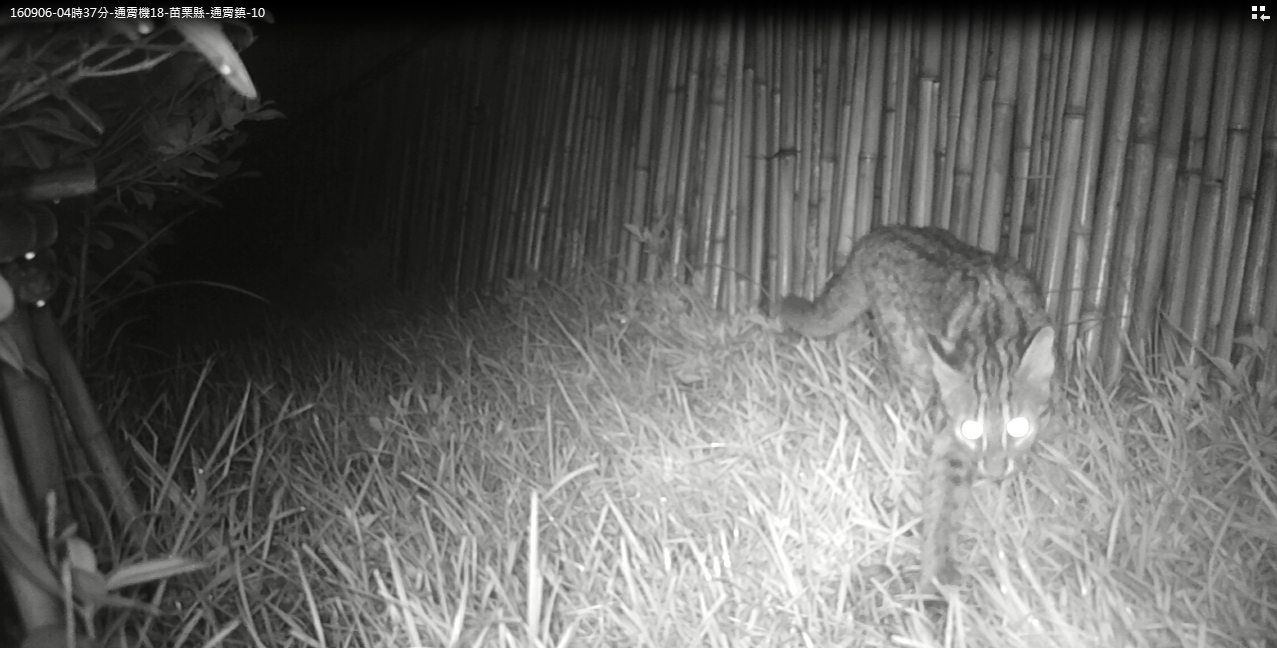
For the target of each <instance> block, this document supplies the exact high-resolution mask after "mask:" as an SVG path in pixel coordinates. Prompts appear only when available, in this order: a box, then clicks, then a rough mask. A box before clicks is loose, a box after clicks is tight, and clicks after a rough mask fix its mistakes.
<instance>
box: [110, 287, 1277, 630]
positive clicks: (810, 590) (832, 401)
mask: <svg viewBox="0 0 1277 648" xmlns="http://www.w3.org/2000/svg"><path fill="white" fill-rule="evenodd" d="M324 322H325V324H324V325H323V326H311V327H308V326H302V325H297V324H294V325H290V326H287V327H281V328H280V329H279V330H277V331H276V332H275V333H273V334H270V335H264V336H260V337H257V338H255V339H251V340H250V342H251V344H250V343H244V344H240V345H234V346H223V347H220V348H216V353H215V354H213V356H214V358H215V359H214V361H213V363H212V364H211V365H209V364H207V363H205V362H204V358H206V357H208V355H209V354H210V353H211V351H213V350H214V347H211V346H210V347H205V348H202V349H198V350H194V352H193V353H192V354H190V355H187V356H185V360H184V361H183V362H179V363H177V364H178V366H179V367H180V368H177V369H172V370H166V371H165V372H163V373H160V374H153V375H151V376H150V377H149V378H146V377H143V378H139V380H138V381H135V382H132V383H116V387H115V388H114V391H112V392H111V395H108V396H107V397H106V398H105V399H104V406H105V407H106V408H107V409H108V411H109V412H110V413H111V417H112V419H113V424H114V425H115V426H116V427H117V428H118V429H121V430H125V431H127V434H128V435H129V438H130V439H131V443H132V448H131V449H130V460H131V461H133V462H134V463H135V464H136V465H137V466H138V470H139V471H140V473H141V474H143V475H145V479H144V484H143V486H144V488H145V491H146V492H147V493H149V494H150V503H149V511H150V512H151V513H152V514H153V515H154V519H153V527H152V532H151V536H150V538H151V543H152V545H153V548H152V553H151V554H148V555H147V556H142V557H157V556H160V555H164V554H169V553H173V554H179V555H184V556H188V557H192V558H199V559H201V560H204V561H206V562H207V565H208V566H207V568H206V569H205V570H204V571H202V572H200V573H197V574H194V575H191V576H186V577H182V578H180V579H176V580H174V581H173V582H170V583H168V584H167V585H166V586H164V587H162V588H160V589H159V590H158V591H155V592H154V593H153V597H154V598H153V600H155V601H156V602H157V603H158V604H159V606H160V607H161V608H162V609H163V610H164V611H165V614H164V615H162V616H159V617H155V618H150V619H144V618H143V617H141V616H140V615H137V614H136V613H134V616H131V617H130V622H129V623H127V624H125V626H124V627H126V628H128V629H127V630H123V631H117V635H116V636H117V637H123V636H126V635H127V636H128V637H130V639H128V640H127V641H126V642H125V643H115V644H111V645H142V646H205V645H208V646H216V645H225V646H273V647H279V646H334V647H335V646H532V645H541V646H655V647H668V646H702V645H712V646H780V645H786V646H889V645H890V646H933V645H935V646H939V645H946V646H1006V647H1013V646H1038V647H1040V646H1105V647H1108V646H1266V645H1274V644H1273V643H1272V639H1269V638H1270V637H1277V610H1275V609H1274V606H1275V605H1277V603H1275V602H1274V601H1275V600H1277V589H1275V586H1277V577H1275V574H1274V564H1275V561H1277V554H1275V553H1274V549H1273V548H1274V546H1275V545H1277V503H1275V501H1277V484H1275V483H1274V474H1273V472H1274V459H1275V458H1277V433H1275V430H1274V426H1275V425H1277V418H1275V417H1274V414H1275V412H1274V404H1273V398H1272V388H1271V386H1270V387H1268V390H1269V391H1268V394H1267V395H1262V394H1260V393H1259V389H1258V388H1257V387H1254V386H1251V385H1248V384H1247V383H1246V381H1245V380H1242V379H1240V378H1236V377H1234V378H1232V379H1231V380H1230V379H1227V378H1226V377H1221V376H1226V375H1227V374H1220V373H1217V372H1216V373H1213V372H1208V371H1207V370H1205V369H1196V368H1179V369H1168V370H1162V371H1159V372H1156V373H1154V372H1152V371H1151V370H1141V371H1134V372H1132V374H1131V380H1130V381H1129V383H1130V385H1129V386H1128V387H1127V388H1126V389H1125V390H1124V391H1123V392H1122V394H1121V396H1120V397H1117V396H1114V395H1113V394H1111V393H1108V392H1105V391H1103V390H1099V389H1096V388H1094V387H1093V386H1092V385H1090V384H1088V383H1087V380H1086V378H1085V375H1084V374H1081V375H1080V377H1075V378H1071V379H1070V380H1069V381H1068V382H1067V385H1066V389H1065V390H1063V393H1062V395H1061V399H1060V404H1059V406H1058V407H1057V408H1056V416H1055V433H1054V434H1053V435H1052V436H1049V437H1047V438H1046V439H1045V440H1044V441H1043V442H1042V443H1041V445H1040V446H1039V450H1038V452H1037V458H1036V460H1035V462H1034V463H1033V464H1032V466H1031V467H1030V469H1029V470H1028V471H1026V472H1027V474H1025V475H1021V476H1018V477H1017V478H1015V479H1013V480H1009V481H1008V482H1007V483H1004V484H1000V485H994V484H983V485H981V486H979V487H978V488H977V492H976V497H975V498H974V502H973V506H972V510H971V511H970V512H969V514H968V516H967V526H966V528H965V530H964V536H963V540H962V543H961V547H960V551H959V556H960V557H961V559H962V564H963V567H962V572H963V574H964V576H965V577H966V586H965V587H963V588H962V589H960V590H959V591H957V592H954V593H953V594H952V596H951V597H950V601H949V606H948V611H947V614H946V615H945V617H944V618H943V619H933V618H931V617H929V616H928V614H926V613H924V612H923V609H922V605H921V603H920V602H919V601H917V600H915V599H914V598H912V596H911V594H910V592H911V591H912V582H913V579H914V578H915V577H916V574H917V563H918V556H917V552H918V544H919V540H918V527H917V522H918V517H919V485H920V475H919V472H918V470H919V466H920V465H921V457H922V448H923V441H924V439H925V436H926V434H927V432H926V430H927V429H929V424H928V423H927V422H926V421H925V420H924V419H923V417H921V416H920V415H919V409H918V407H917V405H916V404H915V403H914V402H913V400H912V398H911V397H910V398H902V397H901V396H900V395H899V393H898V392H897V390H894V389H892V387H891V385H892V382H891V375H890V373H889V372H888V370H887V369H885V368H884V367H883V366H882V365H881V363H880V362H878V361H877V360H876V359H875V357H874V356H875V352H874V348H873V347H867V348H857V347H856V346H855V345H854V344H852V343H849V342H845V341H844V342H843V343H840V344H828V343H816V344H813V343H810V342H798V343H795V342H793V341H790V340H786V339H783V338H780V337H778V336H776V335H775V334H774V332H772V331H769V330H767V328H766V325H765V322H762V321H761V320H758V319H755V318H749V317H729V316H724V315H721V314H717V313H714V312H712V311H710V310H708V309H706V308H705V307H704V306H703V305H701V304H700V303H699V302H698V301H697V300H695V299H691V298H690V297H688V296H687V295H685V294H683V293H681V292H679V291H677V290H651V291H647V292H643V293H635V294H629V295H628V296H627V295H624V294H616V293H615V292H612V291H609V290H607V289H606V288H605V287H603V286H602V285H601V284H600V283H598V282H586V283H583V284H574V285H571V286H568V287H563V288H556V287H551V286H540V287H534V288H524V289H519V290H512V291H511V292H510V293H509V294H508V295H507V296H506V297H505V298H503V299H502V300H500V301H499V302H496V301H494V302H492V303H490V304H487V305H485V306H482V307H479V308H475V309H472V310H470V311H469V312H468V314H466V315H464V316H457V315H441V314H430V313H429V312H427V310H426V309H415V310H411V311H410V310H403V309H402V308H401V309H399V310H381V311H376V312H374V311H371V310H369V311H366V312H365V314H363V315H360V316H356V317H350V318H347V319H345V320H342V321H338V320H335V319H329V320H324ZM1080 373H1081V372H1079V374H1080ZM142 394H145V397H143V396H142ZM103 551H104V552H109V548H103ZM138 637H141V638H140V639H139V638H138Z"/></svg>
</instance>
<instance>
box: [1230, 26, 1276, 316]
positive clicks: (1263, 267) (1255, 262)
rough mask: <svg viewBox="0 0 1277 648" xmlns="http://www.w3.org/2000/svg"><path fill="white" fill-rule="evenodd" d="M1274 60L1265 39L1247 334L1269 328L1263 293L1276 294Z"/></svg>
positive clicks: (1245, 301)
mask: <svg viewBox="0 0 1277 648" xmlns="http://www.w3.org/2000/svg"><path fill="white" fill-rule="evenodd" d="M1274 60H1277V38H1273V37H1272V35H1268V38H1265V39H1264V53H1263V55H1262V56H1261V58H1260V64H1259V67H1260V69H1261V70H1268V71H1269V74H1267V75H1266V77H1265V78H1264V79H1263V84H1264V87H1263V88H1262V90H1261V92H1260V97H1261V100H1260V102H1259V104H1258V105H1259V106H1262V107H1263V109H1262V110H1257V111H1255V119H1256V122H1261V121H1262V127H1261V128H1259V129H1258V130H1257V131H1256V132H1262V137H1261V140H1260V149H1261V154H1260V157H1259V164H1258V165H1257V169H1256V178H1255V181H1254V182H1253V184H1254V185H1255V186H1257V187H1258V190H1259V191H1258V196H1257V197H1256V198H1255V207H1254V211H1255V220H1254V225H1253V227H1254V229H1253V231H1252V233H1251V239H1250V252H1249V254H1248V256H1249V258H1250V259H1251V263H1250V264H1249V265H1248V266H1247V267H1246V275H1245V276H1244V277H1243V278H1242V281H1243V282H1244V283H1243V285H1244V290H1245V291H1246V292H1245V293H1244V294H1243V295H1242V305H1241V313H1240V314H1239V315H1238V325H1239V329H1240V330H1241V331H1244V332H1247V333H1249V332H1251V331H1253V330H1254V328H1255V327H1256V326H1263V327H1268V328H1271V327H1272V323H1271V322H1270V321H1265V311H1264V305H1265V301H1266V300H1265V293H1268V294H1269V295H1272V294H1275V293H1277V276H1271V274H1272V273H1273V272H1274V270H1273V266H1274V265H1277V264H1274V263H1273V254H1274V253H1275V252H1277V250H1273V246H1274V245H1275V244H1277V242H1275V241H1274V238H1273V211H1274V210H1277V65H1273V61H1274ZM1270 277H1271V278H1270ZM1267 302H1268V303H1272V304H1274V305H1277V299H1273V298H1271V296H1270V297H1269V299H1267Z"/></svg>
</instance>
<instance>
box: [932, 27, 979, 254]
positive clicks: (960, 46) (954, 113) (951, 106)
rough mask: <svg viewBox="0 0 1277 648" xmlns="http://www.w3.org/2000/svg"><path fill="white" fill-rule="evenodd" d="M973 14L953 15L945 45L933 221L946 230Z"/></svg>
mask: <svg viewBox="0 0 1277 648" xmlns="http://www.w3.org/2000/svg"><path fill="white" fill-rule="evenodd" d="M971 23H972V17H971V14H970V12H969V11H968V10H966V9H963V10H961V12H960V13H958V14H957V15H956V16H955V17H954V18H953V30H952V31H953V34H952V37H951V38H950V45H949V47H948V48H947V50H946V51H947V52H948V54H949V59H950V60H949V70H948V74H947V76H946V78H947V79H948V81H947V83H948V86H949V88H948V90H949V91H948V92H947V93H945V98H946V99H945V100H946V107H945V109H944V111H943V112H944V115H945V118H946V123H945V127H944V131H945V147H944V169H943V171H941V179H940V200H939V205H938V214H937V218H936V224H937V225H939V226H940V227H943V228H945V229H948V230H952V229H953V213H954V209H955V207H954V205H955V203H956V201H957V198H956V193H955V192H956V182H957V162H958V139H959V136H960V135H961V131H962V117H963V96H964V86H965V79H966V74H967V65H968V61H969V60H970V58H972V54H971V47H970V44H971Z"/></svg>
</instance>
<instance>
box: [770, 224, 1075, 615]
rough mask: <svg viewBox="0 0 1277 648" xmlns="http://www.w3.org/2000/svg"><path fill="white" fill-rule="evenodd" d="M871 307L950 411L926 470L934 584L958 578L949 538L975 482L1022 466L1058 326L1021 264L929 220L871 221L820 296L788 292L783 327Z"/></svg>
mask: <svg viewBox="0 0 1277 648" xmlns="http://www.w3.org/2000/svg"><path fill="white" fill-rule="evenodd" d="M866 313H870V314H872V316H873V320H874V323H875V324H876V326H877V329H878V331H879V334H880V335H881V336H883V337H884V338H885V339H886V340H887V341H888V342H889V343H890V346H891V347H892V348H893V349H894V350H895V353H896V355H897V358H898V360H899V364H900V369H901V373H902V376H903V377H904V378H905V379H906V380H907V381H908V382H909V383H910V384H911V385H912V386H913V387H914V388H916V389H918V390H919V392H920V393H922V394H924V395H932V394H934V395H936V396H937V397H938V398H937V400H938V401H939V403H940V405H941V409H942V413H943V415H944V416H942V417H941V418H942V420H943V426H944V427H943V429H942V430H940V431H939V433H938V434H936V435H935V437H934V438H933V439H932V440H931V451H930V456H929V458H928V461H927V466H926V470H925V473H926V474H925V476H924V482H923V500H922V501H923V532H922V549H921V556H922V559H921V562H922V576H921V584H922V586H923V588H924V589H928V590H929V589H932V588H933V587H934V585H935V583H937V582H939V583H952V582H954V581H955V580H956V577H957V572H956V569H955V567H954V565H953V562H952V553H953V552H952V546H953V542H954V538H955V537H956V535H957V532H958V530H959V529H960V527H961V522H962V514H963V512H964V510H965V507H966V502H967V500H968V499H970V494H971V487H972V484H973V482H974V481H975V480H976V479H977V478H978V477H985V478H992V479H1002V478H1005V477H1007V476H1009V475H1011V474H1013V473H1015V472H1016V471H1018V470H1020V469H1021V468H1023V466H1024V463H1025V461H1026V459H1027V455H1028V453H1029V451H1030V450H1031V449H1032V447H1033V444H1034V442H1035V441H1036V440H1037V436H1038V432H1039V430H1040V429H1041V428H1042V427H1043V426H1044V425H1045V423H1046V421H1047V416H1048V409H1049V404H1050V394H1051V384H1052V376H1053V375H1054V373H1055V352H1054V347H1055V330H1054V329H1053V328H1052V326H1051V325H1050V323H1049V321H1048V319H1047V316H1046V311H1045V308H1044V306H1043V299H1042V291H1041V289H1040V288H1039V287H1038V284H1037V282H1036V281H1034V279H1033V278H1032V276H1030V275H1029V273H1028V272H1027V271H1026V270H1025V269H1024V268H1023V267H1022V266H1020V265H1019V264H1018V263H1016V262H1015V261H1013V260H1011V259H1008V258H1006V257H1002V256H998V255H994V254H991V253H989V252H987V251H985V250H982V249H980V248H977V247H974V246H971V245H968V244H966V243H964V242H962V241H960V240H959V239H958V238H957V237H955V236H954V235H953V234H951V233H949V232H948V231H946V230H943V229H939V228H933V227H928V228H915V227H904V226H896V227H883V228H879V229H876V230H874V231H872V232H870V233H869V234H867V235H865V236H864V237H863V238H862V239H861V240H860V241H858V242H857V243H856V245H855V247H854V248H853V249H852V253H851V257H850V260H849V261H848V262H847V264H846V265H845V266H844V267H843V268H842V269H841V270H839V271H838V273H837V274H835V275H834V277H833V278H832V279H830V281H829V283H828V284H827V285H826V286H825V290H824V292H823V293H822V294H821V295H820V297H819V298H818V299H816V300H815V301H814V302H813V301H809V300H806V299H803V298H802V297H797V296H793V295H791V296H789V297H786V298H785V299H784V301H783V302H782V303H781V307H780V319H781V322H782V323H783V324H784V325H785V327H786V328H788V329H790V330H793V331H797V332H798V333H801V334H803V335H806V336H808V337H827V336H830V335H834V334H836V333H838V332H840V331H842V330H845V329H846V328H848V327H849V326H851V325H852V323H854V322H855V321H856V320H858V319H859V318H861V317H862V316H863V315H865V314H866Z"/></svg>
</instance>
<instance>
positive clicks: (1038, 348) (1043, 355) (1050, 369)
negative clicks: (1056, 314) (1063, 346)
mask: <svg viewBox="0 0 1277 648" xmlns="http://www.w3.org/2000/svg"><path fill="white" fill-rule="evenodd" d="M1053 375H1055V329H1054V328H1053V327H1050V326H1043V327H1042V328H1040V329H1038V332H1037V333H1036V334H1035V335H1034V336H1033V340H1032V341H1030V342H1029V346H1028V347H1025V349H1024V355H1023V356H1021V357H1020V367H1019V368H1018V369H1016V372H1015V377H1016V382H1019V383H1021V384H1028V385H1029V386H1030V387H1032V388H1033V389H1037V390H1040V391H1042V392H1049V391H1051V377H1052V376H1053Z"/></svg>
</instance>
